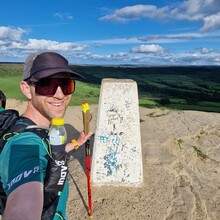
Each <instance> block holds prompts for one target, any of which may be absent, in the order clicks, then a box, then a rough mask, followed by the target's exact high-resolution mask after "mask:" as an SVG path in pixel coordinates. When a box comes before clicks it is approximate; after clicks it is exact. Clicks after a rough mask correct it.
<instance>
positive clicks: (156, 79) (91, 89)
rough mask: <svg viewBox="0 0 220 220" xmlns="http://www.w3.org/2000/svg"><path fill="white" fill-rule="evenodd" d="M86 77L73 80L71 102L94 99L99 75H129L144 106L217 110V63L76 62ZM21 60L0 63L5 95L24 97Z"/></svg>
mask: <svg viewBox="0 0 220 220" xmlns="http://www.w3.org/2000/svg"><path fill="white" fill-rule="evenodd" d="M71 68H72V69H73V70H74V71H76V72H78V73H81V74H82V75H84V76H85V77H86V78H85V79H83V80H80V81H77V84H76V92H75V93H74V94H73V97H72V100H71V105H80V104H81V102H82V101H88V102H90V103H91V104H96V103H98V98H99V90H100V85H101V81H102V79H103V78H118V79H133V80H135V81H136V82H137V84H138V92H139V104H140V105H141V106H144V107H148V108H153V107H160V108H172V109H191V110H202V111H212V112H220V67H135V66H129V67H124V66H120V67H119V66H115V67H114V66H77V65H71ZM22 71H23V65H22V64H0V89H1V90H3V91H4V92H5V94H6V96H7V97H8V98H16V99H21V100H24V97H23V95H22V94H21V92H20V88H19V86H18V84H19V81H20V80H21V79H22Z"/></svg>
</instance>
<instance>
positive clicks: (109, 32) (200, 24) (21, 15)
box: [0, 0, 220, 66]
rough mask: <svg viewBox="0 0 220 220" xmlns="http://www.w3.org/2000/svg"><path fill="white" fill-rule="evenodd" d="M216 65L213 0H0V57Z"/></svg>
mask: <svg viewBox="0 0 220 220" xmlns="http://www.w3.org/2000/svg"><path fill="white" fill-rule="evenodd" d="M39 50H43V51H44V50H50V51H51V50H52V51H56V52H59V53H61V54H62V55H64V56H65V57H66V58H67V59H68V60H69V62H70V63H71V64H95V65H108V64H114V65H119V64H124V65H125V64H131V65H154V66H155V65H156V66H159V65H220V1H219V0H180V1H174V0H37V1H30V0H20V1H17V0H1V7H0V61H1V62H4V61H7V62H13V61H17V62H23V61H24V60H25V58H26V56H27V55H28V54H30V53H32V52H36V51H39Z"/></svg>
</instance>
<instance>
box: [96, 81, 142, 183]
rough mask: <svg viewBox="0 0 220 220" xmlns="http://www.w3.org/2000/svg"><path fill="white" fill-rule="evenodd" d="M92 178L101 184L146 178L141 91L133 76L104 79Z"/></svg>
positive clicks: (139, 180) (138, 180)
mask: <svg viewBox="0 0 220 220" xmlns="http://www.w3.org/2000/svg"><path fill="white" fill-rule="evenodd" d="M92 181H93V183H94V184H96V183H97V184H100V185H101V184H106V183H107V184H117V185H118V184H122V185H138V184H141V183H142V181H143V170H142V153H141V137H140V119H139V107H138V93H137V84H136V82H135V81H133V80H115V79H104V80H103V81H102V85H101V93H100V101H99V111H98V119H97V129H96V134H95V142H94V150H93V158H92Z"/></svg>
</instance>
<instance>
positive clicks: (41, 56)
mask: <svg viewBox="0 0 220 220" xmlns="http://www.w3.org/2000/svg"><path fill="white" fill-rule="evenodd" d="M56 73H69V74H70V76H71V77H83V76H82V75H80V74H78V73H76V72H73V71H72V70H71V69H70V67H69V64H68V61H67V59H66V58H64V57H63V56H61V55H60V54H58V53H55V52H49V51H46V52H37V53H32V54H30V55H29V56H28V57H27V59H26V60H25V63H24V75H23V80H27V79H29V78H30V77H33V78H34V79H41V78H45V77H48V76H51V75H53V74H56ZM83 78H84V77H83Z"/></svg>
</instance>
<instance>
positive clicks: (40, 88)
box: [29, 78, 75, 96]
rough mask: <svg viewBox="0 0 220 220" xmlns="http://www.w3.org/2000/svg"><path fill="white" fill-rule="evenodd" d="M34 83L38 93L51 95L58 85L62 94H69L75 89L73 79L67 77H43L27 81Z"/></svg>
mask: <svg viewBox="0 0 220 220" xmlns="http://www.w3.org/2000/svg"><path fill="white" fill-rule="evenodd" d="M29 83H31V84H34V85H35V92H36V93H37V94H38V95H43V96H53V95H54V94H55V93H56V91H57V88H58V87H60V88H61V89H62V92H63V94H64V95H70V94H72V93H73V92H74V91H75V80H73V79H68V78H43V79H40V80H39V81H37V82H33V81H29Z"/></svg>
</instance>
